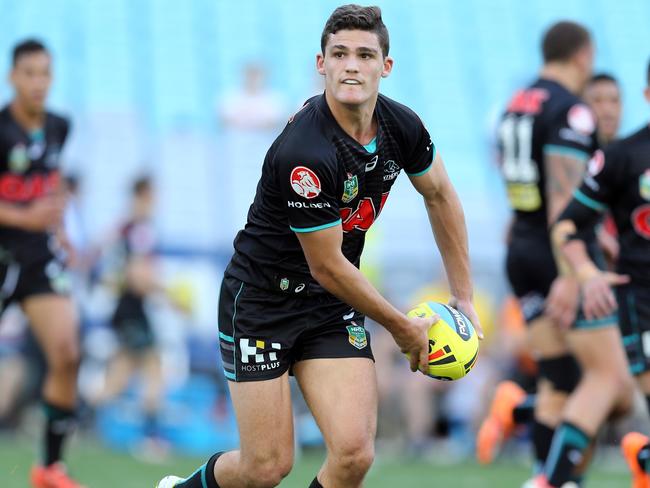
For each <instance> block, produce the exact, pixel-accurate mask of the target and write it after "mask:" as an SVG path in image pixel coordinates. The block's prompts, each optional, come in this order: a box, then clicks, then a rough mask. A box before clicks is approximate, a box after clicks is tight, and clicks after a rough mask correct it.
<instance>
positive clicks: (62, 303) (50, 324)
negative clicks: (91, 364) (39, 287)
mask: <svg viewBox="0 0 650 488" xmlns="http://www.w3.org/2000/svg"><path fill="white" fill-rule="evenodd" d="M21 306H22V309H23V311H24V312H25V315H26V316H27V318H28V320H29V323H30V326H31V328H32V330H33V332H34V335H35V337H36V339H37V340H38V342H39V344H40V345H41V347H42V348H43V351H44V352H45V355H46V357H47V358H48V361H50V363H52V362H55V363H62V364H70V363H75V362H76V361H77V360H78V358H79V330H78V320H77V312H76V310H75V307H74V304H73V302H72V299H71V298H70V297H68V296H65V295H57V294H55V293H44V294H39V295H32V296H28V297H26V298H25V299H24V300H23V301H22V303H21Z"/></svg>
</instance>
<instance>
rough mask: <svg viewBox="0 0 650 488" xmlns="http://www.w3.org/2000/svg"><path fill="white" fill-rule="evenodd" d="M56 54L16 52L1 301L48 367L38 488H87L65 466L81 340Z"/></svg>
mask: <svg viewBox="0 0 650 488" xmlns="http://www.w3.org/2000/svg"><path fill="white" fill-rule="evenodd" d="M50 63H51V59H50V54H49V53H48V51H47V50H46V48H45V47H44V46H43V45H42V44H41V43H39V42H37V41H34V40H28V41H25V42H23V43H21V44H18V45H17V46H16V47H15V48H14V51H13V66H12V70H11V83H12V85H13V88H14V90H15V96H14V99H13V100H12V102H11V103H10V104H9V105H8V106H7V107H5V108H4V109H2V111H0V165H1V166H0V273H1V275H0V280H1V281H2V285H1V288H0V297H1V299H2V309H4V308H6V307H7V305H9V304H10V303H11V302H18V303H19V304H20V306H21V307H22V309H23V311H24V312H25V315H26V316H27V318H28V319H29V323H30V325H31V327H32V330H33V332H34V335H35V337H36V338H37V340H38V342H39V344H40V346H41V347H42V348H43V352H44V353H45V357H46V359H47V365H48V373H47V377H46V379H45V384H44V385H43V402H44V405H45V414H46V418H47V423H46V431H45V435H44V438H43V448H42V451H43V453H44V457H43V459H42V464H40V465H38V466H34V468H33V469H32V473H31V482H32V485H33V486H35V487H37V488H73V487H78V486H79V485H78V484H77V483H75V482H74V481H72V480H71V479H70V478H69V477H68V475H67V474H66V473H65V469H64V467H63V465H62V464H61V462H60V461H61V451H62V446H63V441H64V439H65V438H66V436H67V435H68V433H69V432H70V429H71V427H72V425H73V424H74V412H75V407H76V402H77V386H76V385H77V366H78V361H79V351H78V348H79V340H78V337H77V329H78V327H77V317H76V314H75V308H74V306H73V304H72V301H71V299H70V297H69V296H68V295H67V293H68V291H69V284H70V280H69V277H68V276H67V275H66V272H65V269H64V263H63V261H62V259H61V249H60V245H61V244H62V240H63V234H62V231H61V228H62V223H61V222H62V212H63V209H64V205H65V196H64V190H63V188H62V186H61V184H60V173H59V167H58V166H59V154H60V152H61V148H62V146H63V144H64V143H65V140H66V137H67V135H68V130H69V124H68V121H67V120H66V119H64V118H62V117H59V116H57V115H54V114H52V113H50V112H47V111H46V110H45V100H46V97H47V92H48V89H49V86H50V82H51V71H50Z"/></svg>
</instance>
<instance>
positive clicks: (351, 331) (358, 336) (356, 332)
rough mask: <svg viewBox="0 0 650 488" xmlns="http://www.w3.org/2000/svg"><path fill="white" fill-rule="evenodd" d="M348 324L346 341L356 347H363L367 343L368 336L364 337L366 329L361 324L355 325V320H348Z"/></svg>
mask: <svg viewBox="0 0 650 488" xmlns="http://www.w3.org/2000/svg"><path fill="white" fill-rule="evenodd" d="M350 323H351V324H352V325H348V326H347V327H346V329H347V330H348V341H349V342H350V344H352V345H353V346H354V347H356V348H357V349H363V348H364V347H366V346H367V345H368V338H367V337H366V329H365V328H364V327H363V325H357V323H356V322H350Z"/></svg>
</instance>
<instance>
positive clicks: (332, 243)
mask: <svg viewBox="0 0 650 488" xmlns="http://www.w3.org/2000/svg"><path fill="white" fill-rule="evenodd" d="M316 64H317V69H318V72H319V73H320V74H321V75H323V76H325V82H326V90H325V94H324V95H320V96H316V97H314V98H312V99H310V100H308V101H307V103H306V104H305V105H304V106H303V108H302V109H301V110H300V111H299V112H298V113H297V114H296V115H295V116H294V117H292V119H291V120H290V121H289V124H288V125H287V126H286V128H285V129H284V131H283V132H282V134H281V135H280V136H279V137H278V139H277V140H276V141H275V142H274V143H273V145H272V146H271V148H270V150H269V151H268V153H267V156H266V158H265V161H264V166H263V169H262V178H261V180H260V182H259V184H258V187H257V194H256V196H255V200H254V202H253V205H252V206H251V209H250V211H249V214H248V222H247V224H246V227H245V228H244V230H243V231H241V232H240V233H239V235H238V236H237V238H236V239H235V255H234V256H233V259H232V261H231V263H230V265H229V266H228V268H227V270H226V274H225V278H224V281H223V285H222V288H221V296H220V305H219V336H220V339H221V352H222V358H223V363H224V368H225V374H226V376H227V377H228V379H230V380H231V381H230V382H229V384H230V391H231V395H232V400H233V404H234V407H235V410H236V412H237V420H238V425H239V433H240V449H239V450H237V451H230V452H227V453H224V454H216V455H214V456H213V457H212V458H210V460H209V461H208V462H207V463H206V464H205V465H204V466H202V467H201V468H200V469H199V470H197V472H196V473H195V474H193V475H192V476H190V477H189V478H187V479H185V480H183V479H180V478H177V477H167V478H165V479H164V480H163V481H161V482H160V484H159V485H158V486H159V487H160V488H168V487H172V486H176V487H183V488H198V487H203V488H204V487H209V488H214V487H227V488H229V487H240V486H249V487H271V486H276V485H278V484H279V483H280V482H281V480H282V478H283V477H284V476H286V475H287V474H288V473H289V471H290V470H291V466H292V463H293V420H292V413H291V398H290V391H289V373H290V372H292V373H293V374H294V375H295V376H296V378H297V380H298V383H299V384H300V387H301V389H302V392H303V395H304V396H305V399H306V401H307V404H308V406H309V407H310V409H311V411H312V413H313V414H314V417H315V418H316V421H317V423H318V425H319V427H320V429H321V431H322V433H323V436H324V438H325V443H326V445H327V459H326V461H325V463H324V465H323V467H322V468H321V470H320V472H319V473H318V476H317V477H316V478H315V479H314V480H313V481H312V483H311V486H312V487H321V486H325V487H327V488H334V487H336V488H348V487H359V486H361V484H362V482H363V478H364V477H365V474H366V472H367V471H368V469H369V468H370V465H371V463H372V461H373V457H374V436H375V430H376V420H377V387H376V377H375V370H374V362H373V356H372V352H371V349H370V337H369V335H368V332H367V331H366V330H365V328H364V316H366V315H367V316H369V317H371V318H373V319H374V320H375V321H377V322H378V323H380V324H382V325H383V326H384V327H385V328H386V329H387V330H388V331H389V332H391V334H392V335H393V337H394V339H395V341H396V343H397V344H398V346H399V347H400V348H401V349H402V351H403V352H407V353H409V354H410V362H411V368H412V370H414V371H415V370H417V369H420V370H421V371H424V370H425V368H426V367H427V353H428V340H427V330H428V329H429V327H430V326H431V325H432V323H433V322H434V320H427V319H411V318H408V317H406V316H405V315H404V314H403V313H401V312H399V311H397V310H396V309H395V308H394V307H393V306H392V305H391V304H389V303H388V302H387V301H386V300H385V299H384V298H382V297H381V296H380V295H379V293H378V292H377V291H376V290H375V289H374V288H373V287H372V285H370V283H369V282H368V281H367V280H366V279H365V278H364V277H363V275H362V274H361V272H360V271H359V270H358V265H359V259H360V255H361V251H362V248H363V244H364V238H365V232H366V231H367V230H368V229H369V228H370V226H371V225H372V223H373V222H374V221H375V220H376V219H377V217H378V215H379V213H380V211H381V209H382V207H383V206H384V204H385V203H386V199H387V198H388V194H389V192H390V190H391V187H392V185H393V183H394V181H395V179H396V178H397V176H398V174H399V173H400V172H401V170H402V169H404V171H405V172H406V173H407V175H408V176H409V178H410V180H411V182H412V184H413V186H414V187H415V188H416V190H417V191H418V192H420V193H421V194H422V195H423V197H424V201H425V206H426V209H427V212H428V214H429V218H430V221H431V226H432V228H433V230H434V233H435V236H436V241H437V243H438V247H439V249H440V251H441V254H442V257H443V260H444V263H445V266H446V270H447V274H448V277H449V282H450V284H451V294H452V296H453V299H452V304H453V305H455V306H457V307H458V308H460V309H461V310H463V311H464V312H465V313H466V314H467V315H468V317H469V318H470V319H471V320H472V322H473V323H474V324H475V325H476V326H477V329H478V331H479V335H480V336H482V332H481V331H480V325H479V323H478V319H477V316H476V313H475V311H474V307H473V305H472V303H471V299H472V284H471V279H470V273H469V262H468V252H467V239H466V232H465V227H464V217H463V212H462V208H461V206H460V202H459V200H458V198H457V196H456V193H455V191H454V189H453V187H452V185H451V183H450V181H449V179H448V177H447V175H446V172H445V169H444V166H443V162H442V159H441V158H440V156H439V155H436V151H435V148H434V146H433V144H432V142H431V140H430V137H429V134H428V132H427V130H426V129H425V128H424V126H423V125H422V122H421V121H420V119H419V118H418V117H417V115H416V114H415V113H413V112H412V111H411V110H409V109H408V108H407V107H405V106H403V105H400V104H399V103H396V102H394V101H392V100H390V99H388V98H386V97H384V96H382V95H379V93H378V89H379V81H380V79H381V78H382V77H386V76H388V75H389V74H390V72H391V69H392V65H393V60H392V59H391V58H390V57H389V56H388V32H387V30H386V27H385V26H384V24H383V22H382V19H381V12H380V10H379V8H377V7H360V6H358V5H346V6H343V7H339V8H337V9H336V10H335V11H334V13H333V14H332V16H331V17H330V18H329V20H328V21H327V23H326V25H325V29H324V31H323V34H322V38H321V53H320V54H318V55H317V59H316Z"/></svg>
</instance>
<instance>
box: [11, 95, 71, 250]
mask: <svg viewBox="0 0 650 488" xmlns="http://www.w3.org/2000/svg"><path fill="white" fill-rule="evenodd" d="M68 130H69V123H68V121H67V120H66V119H65V118H63V117H59V116H58V115H54V114H52V113H49V112H48V113H47V114H46V116H45V124H44V126H43V128H42V129H41V130H38V131H33V132H32V133H28V132H27V131H26V130H25V129H24V128H23V127H21V126H20V125H19V124H18V123H17V122H16V120H15V119H14V118H13V116H12V115H11V111H10V110H9V107H8V106H7V107H5V108H4V109H3V110H2V111H0V201H2V202H6V203H13V204H19V205H21V204H28V203H30V202H31V201H33V200H34V199H37V198H39V197H42V196H44V195H47V194H48V193H51V192H53V191H54V190H56V189H57V188H58V186H59V184H60V172H59V155H60V153H61V149H62V148H63V144H64V143H65V140H66V137H67V136H68ZM47 239H48V234H47V233H46V232H29V231H25V230H22V229H18V228H15V227H8V226H3V225H0V247H2V248H4V249H8V250H11V251H15V250H19V248H24V247H25V246H26V245H27V244H30V245H31V244H33V243H37V242H43V243H45V242H47Z"/></svg>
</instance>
